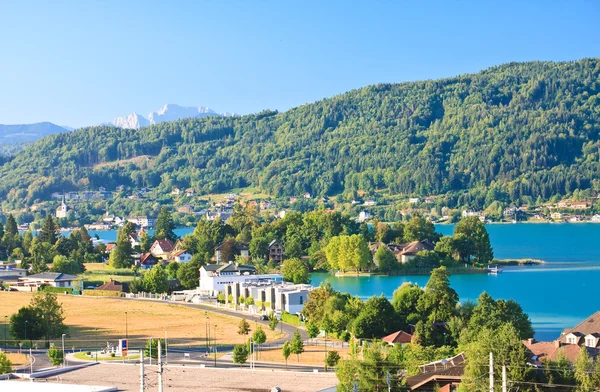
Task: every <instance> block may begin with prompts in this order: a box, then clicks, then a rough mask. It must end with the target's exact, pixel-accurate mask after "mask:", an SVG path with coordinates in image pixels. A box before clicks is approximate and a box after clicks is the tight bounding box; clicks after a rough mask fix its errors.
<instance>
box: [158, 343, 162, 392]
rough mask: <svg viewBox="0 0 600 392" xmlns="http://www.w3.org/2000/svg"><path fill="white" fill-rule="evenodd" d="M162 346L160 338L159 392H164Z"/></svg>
mask: <svg viewBox="0 0 600 392" xmlns="http://www.w3.org/2000/svg"><path fill="white" fill-rule="evenodd" d="M160 346H161V345H160V339H158V392H163V367H162V351H161V347H160Z"/></svg>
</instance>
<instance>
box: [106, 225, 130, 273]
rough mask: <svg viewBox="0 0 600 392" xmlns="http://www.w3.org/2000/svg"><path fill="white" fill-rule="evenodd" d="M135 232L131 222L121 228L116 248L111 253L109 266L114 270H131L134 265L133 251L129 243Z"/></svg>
mask: <svg viewBox="0 0 600 392" xmlns="http://www.w3.org/2000/svg"><path fill="white" fill-rule="evenodd" d="M133 231H135V230H134V227H133V224H132V223H131V222H127V223H125V225H124V226H123V227H121V228H119V231H118V233H117V243H116V245H115V248H114V249H113V251H112V252H111V253H110V259H109V264H110V266H111V267H113V268H129V266H131V263H132V260H133V259H132V254H133V249H132V248H131V242H130V241H129V235H130V234H131V232H133Z"/></svg>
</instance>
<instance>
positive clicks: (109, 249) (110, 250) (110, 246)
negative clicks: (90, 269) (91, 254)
mask: <svg viewBox="0 0 600 392" xmlns="http://www.w3.org/2000/svg"><path fill="white" fill-rule="evenodd" d="M116 247H117V244H106V253H110V252H112V251H113V250H115V248H116Z"/></svg>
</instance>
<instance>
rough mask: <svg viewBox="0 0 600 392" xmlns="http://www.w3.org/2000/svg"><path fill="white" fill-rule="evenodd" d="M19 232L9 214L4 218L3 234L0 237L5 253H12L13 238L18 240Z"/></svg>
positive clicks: (14, 245) (14, 244) (15, 222)
mask: <svg viewBox="0 0 600 392" xmlns="http://www.w3.org/2000/svg"><path fill="white" fill-rule="evenodd" d="M18 234H19V230H18V228H17V221H16V220H15V218H14V217H13V215H12V214H9V215H8V217H7V218H6V225H5V226H4V233H3V235H2V236H1V237H0V240H2V243H3V245H4V247H5V248H6V251H7V253H10V252H12V250H13V249H14V248H15V247H16V245H17V244H16V243H15V238H18Z"/></svg>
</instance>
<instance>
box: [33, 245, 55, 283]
mask: <svg viewBox="0 0 600 392" xmlns="http://www.w3.org/2000/svg"><path fill="white" fill-rule="evenodd" d="M30 251H31V272H33V273H34V274H39V273H41V272H44V271H47V270H48V264H49V263H51V262H52V258H53V257H54V252H53V250H52V245H50V243H49V242H42V241H41V240H40V239H39V236H38V237H36V238H34V239H33V241H32V242H31V250H30Z"/></svg>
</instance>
